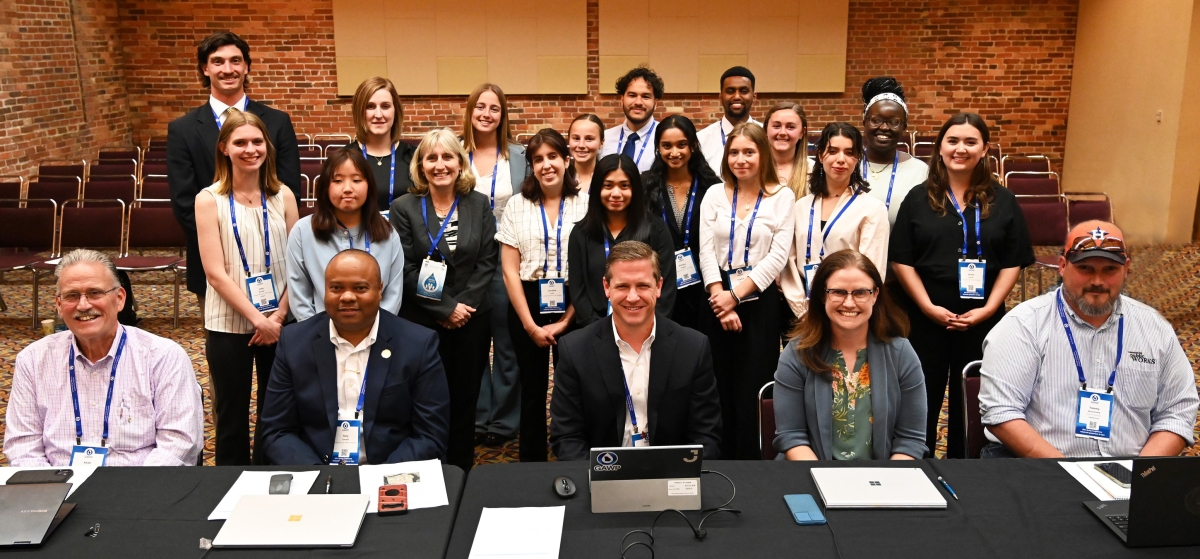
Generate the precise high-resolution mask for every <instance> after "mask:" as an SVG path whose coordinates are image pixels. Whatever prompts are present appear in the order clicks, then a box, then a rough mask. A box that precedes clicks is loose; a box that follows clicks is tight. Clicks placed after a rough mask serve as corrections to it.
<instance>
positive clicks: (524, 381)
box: [508, 281, 566, 462]
mask: <svg viewBox="0 0 1200 559" xmlns="http://www.w3.org/2000/svg"><path fill="white" fill-rule="evenodd" d="M521 283H522V284H523V285H522V286H523V287H524V288H525V302H526V304H528V305H529V312H530V314H532V315H533V321H534V322H535V323H537V325H538V326H545V325H547V324H550V323H552V322H556V321H558V319H560V318H562V316H563V315H561V314H541V313H539V312H538V302H539V301H540V293H539V291H538V282H536V281H526V282H521ZM564 291H565V290H564ZM508 332H509V334H511V335H512V342H513V350H515V351H516V353H517V368H518V369H520V370H521V433H520V441H519V444H518V446H517V454H518V456H519V457H520V459H521V461H522V462H545V461H546V459H547V456H548V451H549V444H550V432H549V429H548V428H547V425H546V407H547V406H548V405H549V402H548V400H547V398H546V392H547V391H548V390H550V348H549V347H538V345H537V344H536V343H534V342H533V339H531V338H530V337H529V335H528V334H526V333H525V326H523V325H522V324H521V319H520V317H518V316H517V311H516V310H514V309H513V308H512V307H511V306H510V307H509V308H508ZM565 333H566V332H564V334H565ZM555 339H556V340H557V339H558V338H555ZM552 347H553V346H552ZM554 364H555V365H557V364H558V350H557V349H555V350H554Z"/></svg>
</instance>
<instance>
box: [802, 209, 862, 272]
mask: <svg viewBox="0 0 1200 559" xmlns="http://www.w3.org/2000/svg"><path fill="white" fill-rule="evenodd" d="M855 198H858V193H857V192H855V193H854V195H852V196H850V201H848V202H846V205H845V206H842V209H841V211H839V212H838V213H837V215H835V216H833V220H831V221H830V222H829V223H827V224H825V228H824V229H822V230H821V253H820V254H818V255H817V258H820V259H822V260H824V259H825V239H828V238H829V232H830V231H833V224H834V223H837V220H838V218H840V217H842V214H844V213H846V208H849V207H850V204H853V203H854V199H855ZM816 207H817V197H816V196H813V203H812V204H810V205H809V206H808V240H807V241H806V243H807V244H806V245H805V247H804V263H805V264H808V261H809V260H811V259H812V228H813V221H814V220H815V218H816Z"/></svg>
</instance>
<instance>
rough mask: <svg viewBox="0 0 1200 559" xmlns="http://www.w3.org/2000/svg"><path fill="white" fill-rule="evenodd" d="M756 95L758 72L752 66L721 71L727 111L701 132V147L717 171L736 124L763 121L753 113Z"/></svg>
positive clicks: (709, 162) (722, 93)
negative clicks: (755, 79)
mask: <svg viewBox="0 0 1200 559" xmlns="http://www.w3.org/2000/svg"><path fill="white" fill-rule="evenodd" d="M756 98H757V96H756V95H755V93H754V73H753V72H751V71H750V70H749V69H747V68H745V67H743V66H734V67H732V68H730V69H728V70H725V73H724V74H721V108H722V109H723V110H724V113H725V114H724V115H723V116H722V117H721V119H720V120H718V121H716V122H714V123H712V124H710V125H708V126H706V127H705V128H704V130H701V131H700V133H699V134H698V135H697V136H698V137H699V138H700V150H701V151H703V152H704V159H705V161H707V162H708V166H709V167H710V168H711V169H712V171H713V173H718V172H720V171H721V156H723V155H724V154H725V142H726V139H727V137H728V135H729V133H730V132H732V131H733V127H734V126H737V125H739V124H741V123H743V122H753V123H755V124H761V123H759V122H758V121H757V120H754V119H753V118H752V117H751V116H750V109H752V108H754V100H755V99H756Z"/></svg>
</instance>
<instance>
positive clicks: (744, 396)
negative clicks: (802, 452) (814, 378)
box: [699, 123, 796, 460]
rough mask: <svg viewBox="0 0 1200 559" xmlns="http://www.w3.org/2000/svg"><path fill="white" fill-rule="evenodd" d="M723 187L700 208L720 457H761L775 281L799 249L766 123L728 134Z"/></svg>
mask: <svg viewBox="0 0 1200 559" xmlns="http://www.w3.org/2000/svg"><path fill="white" fill-rule="evenodd" d="M721 177H722V178H723V179H724V180H725V183H724V184H718V185H713V186H712V187H710V188H709V190H708V192H707V193H706V194H705V196H704V201H703V202H702V203H701V205H700V220H701V221H700V254H699V257H700V274H701V277H702V278H703V281H704V286H705V290H706V291H708V293H709V298H708V302H709V306H710V307H711V308H712V311H713V314H712V315H709V318H708V320H707V322H708V323H709V324H708V326H707V327H706V328H705V330H707V333H708V335H709V338H710V339H711V341H712V350H713V370H714V372H715V374H716V376H717V390H718V392H719V393H720V395H721V428H722V433H721V455H722V457H723V458H726V459H751V460H753V459H758V458H759V457H760V456H759V449H758V391H759V389H761V388H762V386H763V385H764V384H766V383H768V382H771V378H772V375H773V374H774V372H775V366H776V363H777V362H778V361H779V324H780V313H781V312H782V311H783V309H782V308H781V307H782V305H781V302H780V294H779V288H778V287H776V286H775V279H776V277H777V276H778V275H779V273H780V272H782V271H783V269H784V266H786V265H787V258H788V252H789V251H790V250H791V248H792V231H793V227H794V225H793V222H794V220H795V218H794V215H793V205H794V204H795V202H796V199H795V196H793V195H792V191H791V190H790V189H788V188H787V187H786V186H784V185H782V184H779V177H778V175H776V173H775V163H774V160H773V158H772V155H771V145H770V143H769V142H768V141H767V134H766V132H764V131H763V129H762V127H760V126H759V125H758V124H754V123H742V124H739V125H737V126H735V127H734V128H733V131H732V132H730V133H729V141H728V142H727V143H726V144H725V156H724V158H723V159H722V163H721Z"/></svg>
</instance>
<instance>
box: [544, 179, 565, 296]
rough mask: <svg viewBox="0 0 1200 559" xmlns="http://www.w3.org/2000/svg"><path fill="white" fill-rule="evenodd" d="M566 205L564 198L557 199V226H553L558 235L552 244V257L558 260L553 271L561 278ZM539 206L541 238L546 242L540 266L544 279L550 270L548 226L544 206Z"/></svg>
mask: <svg viewBox="0 0 1200 559" xmlns="http://www.w3.org/2000/svg"><path fill="white" fill-rule="evenodd" d="M566 204H567V197H566V196H563V197H562V198H559V199H558V225H557V226H555V227H556V229H555V230H556V231H557V233H558V240H556V241H555V243H554V256H555V257H557V258H558V265H557V267H556V268H554V271H556V272H558V275H559V276H560V277H561V276H562V222H563V209H564V208H565V207H566ZM540 205H541V207H542V236H543V238H544V239H545V240H546V261H545V262H544V263H543V264H542V277H546V273H547V272H548V271H549V270H550V226H549V225H548V224H547V223H546V204H545V202H543V203H542V204H540Z"/></svg>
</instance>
